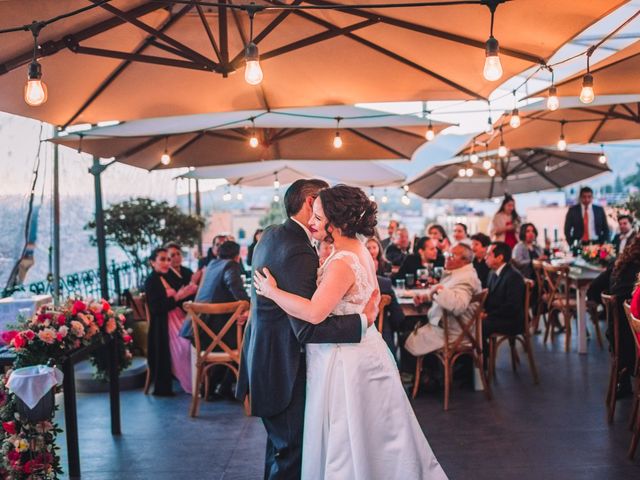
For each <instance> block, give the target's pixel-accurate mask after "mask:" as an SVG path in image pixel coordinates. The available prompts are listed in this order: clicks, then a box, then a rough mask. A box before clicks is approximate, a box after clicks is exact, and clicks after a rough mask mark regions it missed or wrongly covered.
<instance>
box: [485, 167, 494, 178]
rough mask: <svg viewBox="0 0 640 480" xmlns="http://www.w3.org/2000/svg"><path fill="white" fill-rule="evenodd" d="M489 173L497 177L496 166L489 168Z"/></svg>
mask: <svg viewBox="0 0 640 480" xmlns="http://www.w3.org/2000/svg"><path fill="white" fill-rule="evenodd" d="M487 175H489V176H490V177H495V176H496V169H495V168H490V169H489V170H487Z"/></svg>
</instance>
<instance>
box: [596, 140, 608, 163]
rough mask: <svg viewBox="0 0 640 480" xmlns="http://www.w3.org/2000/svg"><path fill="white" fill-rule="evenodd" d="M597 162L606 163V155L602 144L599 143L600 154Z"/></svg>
mask: <svg viewBox="0 0 640 480" xmlns="http://www.w3.org/2000/svg"><path fill="white" fill-rule="evenodd" d="M598 162H600V163H601V164H602V165H604V164H605V163H607V156H606V155H605V153H604V145H603V144H600V156H599V157H598Z"/></svg>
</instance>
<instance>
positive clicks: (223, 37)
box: [218, 0, 229, 77]
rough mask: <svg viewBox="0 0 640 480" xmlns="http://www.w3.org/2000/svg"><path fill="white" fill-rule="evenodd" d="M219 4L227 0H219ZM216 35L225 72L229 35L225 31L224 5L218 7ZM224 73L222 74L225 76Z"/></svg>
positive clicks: (227, 65)
mask: <svg viewBox="0 0 640 480" xmlns="http://www.w3.org/2000/svg"><path fill="white" fill-rule="evenodd" d="M220 3H221V4H226V3H227V0H220ZM218 35H219V40H220V55H221V56H222V58H221V59H220V62H221V63H222V66H223V67H224V68H223V71H224V72H226V71H227V69H228V68H229V36H228V31H227V9H226V7H224V6H221V7H218ZM226 75H227V74H226V73H223V76H225V77H226Z"/></svg>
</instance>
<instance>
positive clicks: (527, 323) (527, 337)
mask: <svg viewBox="0 0 640 480" xmlns="http://www.w3.org/2000/svg"><path fill="white" fill-rule="evenodd" d="M524 282H525V294H524V330H523V333H521V334H519V335H504V334H501V333H494V334H492V335H490V336H489V383H491V381H492V380H495V376H496V357H497V356H498V348H500V345H501V344H502V343H504V342H505V341H506V340H508V341H509V348H510V350H511V367H512V368H513V371H514V372H515V371H516V365H517V364H519V363H520V361H519V360H518V353H517V351H516V345H517V344H518V342H520V343H521V344H522V348H523V350H524V351H525V353H526V354H527V358H528V360H529V369H530V370H531V375H533V382H534V383H535V384H538V383H539V382H540V379H539V377H538V369H537V368H536V363H535V360H534V359H533V344H532V342H531V334H532V332H531V310H530V308H529V307H530V305H531V292H532V291H533V286H534V282H533V280H529V279H528V278H527V279H525V280H524Z"/></svg>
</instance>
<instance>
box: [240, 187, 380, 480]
mask: <svg viewBox="0 0 640 480" xmlns="http://www.w3.org/2000/svg"><path fill="white" fill-rule="evenodd" d="M327 187H328V185H327V183H326V182H324V181H321V180H298V181H296V182H294V183H293V184H292V185H291V186H290V187H289V189H288V190H287V192H286V193H285V197H284V204H285V209H286V212H287V216H288V217H289V218H288V220H287V221H286V222H285V223H284V224H282V225H272V226H270V227H268V228H267V229H266V230H265V232H264V233H263V235H262V238H261V239H260V242H258V244H257V245H256V248H255V251H254V254H253V261H252V264H253V268H254V270H256V271H258V270H262V269H263V268H264V267H267V268H268V269H269V270H270V271H271V274H272V275H273V276H274V277H275V278H276V279H277V280H278V287H279V288H282V289H283V290H286V291H288V292H291V293H294V294H296V295H301V296H303V297H305V298H309V299H310V298H311V297H312V296H313V293H314V292H315V290H316V275H317V269H318V255H317V253H316V251H315V249H314V248H313V247H312V246H311V234H310V232H309V230H308V229H307V225H308V222H309V219H310V218H311V215H312V212H313V202H314V200H315V198H316V197H317V196H318V193H319V192H320V190H322V189H324V188H327ZM364 311H365V313H364V314H362V315H340V316H330V317H329V318H327V319H326V320H325V321H323V322H321V323H320V324H317V325H313V324H311V323H307V322H304V321H302V320H299V319H297V318H294V317H290V316H288V315H287V314H286V313H285V312H284V311H283V310H282V309H281V308H280V307H278V305H276V304H275V303H274V302H273V301H272V300H269V299H268V298H265V297H262V296H258V295H256V291H255V287H253V288H252V289H251V313H250V316H249V319H250V320H249V325H248V327H247V330H246V331H245V337H244V346H243V349H242V359H241V362H240V376H239V379H238V387H237V389H236V397H237V398H238V399H240V400H244V399H245V397H246V396H247V395H249V399H250V409H251V415H255V416H258V417H262V422H263V424H264V426H265V429H266V430H267V451H266V459H265V475H264V478H265V479H270V480H275V479H282V480H293V479H299V478H300V475H301V467H302V433H303V425H304V404H305V389H306V365H305V353H304V346H305V344H307V343H359V342H360V340H361V339H362V337H363V336H364V334H365V333H366V329H367V327H368V326H369V325H371V324H373V322H374V321H375V319H376V315H377V302H376V301H375V300H374V299H373V298H372V299H371V300H370V301H369V303H368V304H367V306H366V307H365V310H364ZM312 448H313V447H312Z"/></svg>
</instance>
